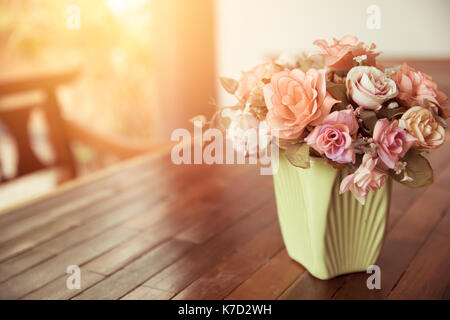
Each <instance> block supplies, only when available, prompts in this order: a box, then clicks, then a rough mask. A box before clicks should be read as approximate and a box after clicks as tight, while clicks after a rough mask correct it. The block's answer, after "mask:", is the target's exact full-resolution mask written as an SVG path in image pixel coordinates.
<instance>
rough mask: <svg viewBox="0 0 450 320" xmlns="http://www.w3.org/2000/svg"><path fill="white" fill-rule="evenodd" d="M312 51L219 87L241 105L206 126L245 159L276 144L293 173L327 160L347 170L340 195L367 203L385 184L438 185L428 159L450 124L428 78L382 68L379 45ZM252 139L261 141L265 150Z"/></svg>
mask: <svg viewBox="0 0 450 320" xmlns="http://www.w3.org/2000/svg"><path fill="white" fill-rule="evenodd" d="M314 44H315V45H316V46H318V47H319V48H320V51H319V52H317V53H314V54H312V55H309V56H308V55H305V54H302V55H293V54H283V55H281V56H280V57H279V58H278V59H274V60H272V61H268V62H266V63H263V64H261V65H258V66H256V67H254V68H253V69H252V70H250V71H247V72H243V74H242V77H241V79H240V80H239V81H237V80H234V79H231V78H221V79H220V80H221V83H222V86H223V87H224V89H225V90H226V91H227V92H229V93H230V94H233V95H235V96H236V98H237V100H238V102H237V104H236V105H235V106H233V107H223V108H219V110H218V112H217V113H216V114H215V115H214V117H213V119H212V120H211V121H210V122H208V123H209V125H210V127H216V128H217V127H218V128H220V129H223V130H226V134H227V137H228V138H230V139H231V140H232V141H233V145H234V148H235V149H236V150H237V151H239V152H244V153H246V155H249V154H250V155H251V154H253V153H255V152H257V150H258V147H260V148H261V147H266V146H267V144H268V143H270V141H271V139H267V138H264V137H261V135H271V136H274V137H276V141H277V144H278V146H279V148H280V149H282V150H284V154H285V156H286V158H287V159H288V160H289V161H290V163H291V164H292V165H294V166H297V167H301V168H305V169H306V168H309V166H310V157H322V158H324V159H325V160H326V161H327V162H328V163H329V164H330V165H332V166H333V167H335V168H337V169H344V168H347V169H348V172H350V173H349V175H347V176H346V177H345V178H344V179H343V180H342V183H341V185H340V189H341V193H342V192H346V191H348V190H350V191H351V192H352V193H353V194H354V196H355V197H356V198H357V199H358V200H359V201H360V202H361V203H364V200H365V197H366V195H367V194H368V192H369V191H373V192H374V191H376V190H377V189H379V188H380V187H381V186H382V185H383V183H384V182H385V180H386V178H387V177H388V176H391V177H392V178H393V179H394V180H396V181H399V182H401V183H403V184H406V185H408V186H411V187H421V186H425V185H428V184H430V183H432V182H433V171H432V168H431V166H430V164H429V162H428V161H427V159H426V158H425V157H424V156H423V155H422V154H423V153H424V152H426V151H427V150H430V149H435V148H438V147H439V146H441V145H442V144H443V143H444V139H445V127H446V122H445V119H446V118H447V117H448V116H449V111H448V110H447V109H445V108H444V107H443V105H444V104H445V103H446V102H447V100H448V99H447V96H446V95H445V94H444V93H443V92H441V91H439V89H438V87H437V84H436V83H435V82H434V81H433V80H432V78H431V77H430V76H429V75H427V74H425V73H423V72H420V71H418V70H415V69H413V68H411V67H410V66H408V65H407V64H406V63H403V64H402V65H401V66H396V67H391V68H385V67H382V66H381V65H380V64H379V63H377V61H376V58H377V56H378V55H379V54H380V53H379V52H375V51H374V49H375V45H374V44H372V45H370V46H366V45H364V43H363V42H358V39H357V38H356V37H353V36H345V37H344V38H342V39H341V40H334V43H333V44H331V45H329V44H328V43H327V42H326V41H325V40H318V41H315V42H314ZM249 130H256V131H257V132H259V133H260V136H259V139H258V141H259V144H260V145H259V146H255V144H254V143H251V142H252V141H251V139H249V137H250V135H248V134H246V132H248V131H249ZM261 144H264V146H261Z"/></svg>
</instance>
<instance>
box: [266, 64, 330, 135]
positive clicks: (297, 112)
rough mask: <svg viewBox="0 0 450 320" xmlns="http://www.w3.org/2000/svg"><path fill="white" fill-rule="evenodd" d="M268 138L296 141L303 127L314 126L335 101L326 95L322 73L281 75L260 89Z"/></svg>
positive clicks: (328, 111)
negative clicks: (273, 136) (265, 109)
mask: <svg viewBox="0 0 450 320" xmlns="http://www.w3.org/2000/svg"><path fill="white" fill-rule="evenodd" d="M263 91H264V100H265V102H266V105H267V108H268V113H267V116H266V121H267V124H268V126H269V128H270V131H271V133H272V135H275V136H278V137H279V138H281V139H296V138H298V137H299V136H300V135H301V134H302V133H303V130H304V129H305V128H306V126H307V125H318V124H320V123H321V122H322V120H323V119H324V118H325V117H326V116H327V115H328V114H329V113H330V110H331V107H332V106H333V105H334V104H336V103H337V102H338V101H337V100H335V99H333V97H332V96H331V95H330V94H329V93H328V92H327V86H326V76H325V70H324V69H321V70H317V69H310V70H308V72H306V73H305V72H303V71H302V70H300V69H293V70H291V71H287V70H286V71H282V72H279V73H276V74H274V75H273V76H272V79H271V81H270V83H269V84H267V85H265V86H264V88H263Z"/></svg>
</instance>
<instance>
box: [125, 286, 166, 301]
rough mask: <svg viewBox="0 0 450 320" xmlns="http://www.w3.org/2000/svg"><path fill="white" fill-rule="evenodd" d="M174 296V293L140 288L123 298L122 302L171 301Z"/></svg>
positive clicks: (144, 287)
mask: <svg viewBox="0 0 450 320" xmlns="http://www.w3.org/2000/svg"><path fill="white" fill-rule="evenodd" d="M173 295H174V293H173V292H168V291H163V290H158V289H153V288H150V287H146V286H140V287H137V288H136V289H134V290H133V291H131V292H130V293H129V294H127V295H126V296H124V297H122V298H121V300H169V299H170V298H172V297H173Z"/></svg>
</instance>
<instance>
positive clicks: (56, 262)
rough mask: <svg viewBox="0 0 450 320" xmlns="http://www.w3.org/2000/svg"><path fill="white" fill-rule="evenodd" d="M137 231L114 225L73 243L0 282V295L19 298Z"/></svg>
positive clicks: (1, 296)
mask: <svg viewBox="0 0 450 320" xmlns="http://www.w3.org/2000/svg"><path fill="white" fill-rule="evenodd" d="M134 234H136V231H134V230H130V229H124V228H122V229H118V228H116V229H113V230H111V231H110V232H105V233H103V234H101V235H100V236H98V237H95V238H93V239H90V240H89V241H86V242H84V243H82V244H80V245H78V246H75V247H72V248H70V249H68V250H66V251H65V252H63V253H61V254H60V255H57V256H55V257H54V258H51V259H49V260H46V261H45V262H43V263H41V264H38V265H37V266H35V267H33V268H30V269H28V270H27V271H25V272H23V273H22V274H20V275H18V276H15V277H13V278H11V279H9V280H7V281H6V282H4V283H2V284H0V299H18V298H21V297H23V296H25V295H26V294H28V293H30V292H32V291H34V290H36V289H38V288H40V287H42V286H44V285H45V284H47V283H49V282H50V281H52V280H54V279H56V278H58V277H60V276H61V275H63V274H64V273H65V272H66V269H67V267H68V266H69V265H81V264H83V263H85V262H87V261H89V260H91V259H93V258H95V257H96V256H98V255H100V254H102V253H103V252H105V251H108V250H110V249H112V248H114V247H115V246H117V245H118V244H120V243H121V242H123V241H124V240H126V239H128V238H130V237H131V236H133V235H134Z"/></svg>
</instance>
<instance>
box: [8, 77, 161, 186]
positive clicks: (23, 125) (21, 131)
mask: <svg viewBox="0 0 450 320" xmlns="http://www.w3.org/2000/svg"><path fill="white" fill-rule="evenodd" d="M78 75H79V71H78V70H70V71H66V72H63V73H53V74H46V75H41V76H36V77H32V78H27V79H19V80H12V81H7V82H0V98H4V97H7V96H11V95H17V94H23V93H26V92H30V91H36V90H39V91H41V92H43V93H44V95H43V96H44V99H43V101H41V102H38V103H34V104H25V105H21V106H19V107H14V108H7V109H2V108H0V124H3V125H4V127H6V129H7V131H8V132H9V134H10V135H11V136H12V138H13V139H14V140H15V143H16V150H17V154H18V163H17V170H16V171H17V174H16V175H15V176H14V177H12V178H6V177H4V176H3V177H2V166H1V162H0V183H2V182H6V181H10V180H14V179H17V178H19V177H21V176H24V175H27V174H29V173H33V172H36V171H39V170H41V169H45V168H49V167H53V168H57V169H58V171H59V173H60V178H59V181H60V182H64V181H66V180H69V179H73V178H75V177H76V176H77V164H76V161H75V158H74V154H73V151H72V148H71V143H72V142H74V141H79V142H81V143H84V144H87V145H89V146H90V147H92V148H93V149H95V150H96V151H97V152H98V153H99V154H111V155H114V156H117V157H118V158H119V159H126V158H130V157H133V156H136V155H139V154H142V153H145V152H150V151H153V150H156V149H159V148H161V147H162V145H161V144H157V143H155V144H148V143H131V142H130V141H126V140H124V139H120V138H117V137H111V136H107V135H100V134H99V133H97V132H95V131H94V130H92V129H89V128H86V127H85V126H83V125H80V124H78V123H76V122H73V121H69V120H67V119H65V118H64V117H63V115H62V113H61V110H60V105H59V102H58V99H57V96H56V90H57V88H58V87H59V86H60V85H62V84H65V83H69V82H71V81H73V80H74V79H76V78H77V76H78ZM36 109H40V110H42V111H43V113H44V115H45V120H46V122H47V125H48V128H49V130H48V133H49V140H50V143H51V145H52V147H53V150H54V154H55V160H54V161H53V163H51V164H50V165H46V164H44V163H42V162H41V161H40V160H39V159H38V157H37V156H36V154H35V152H34V151H33V148H32V144H31V141H30V137H29V134H28V128H29V122H30V116H31V114H32V112H33V111H34V110H36Z"/></svg>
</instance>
